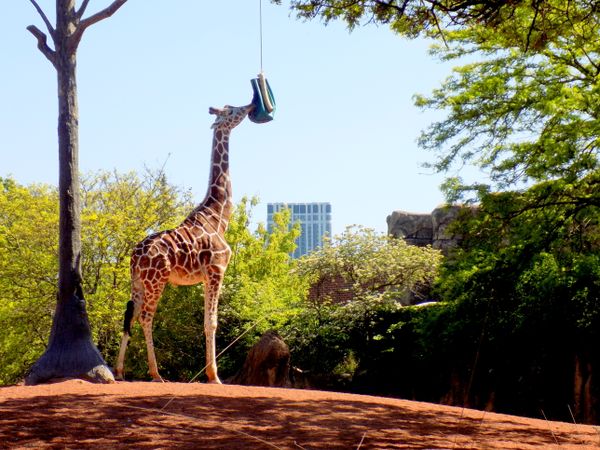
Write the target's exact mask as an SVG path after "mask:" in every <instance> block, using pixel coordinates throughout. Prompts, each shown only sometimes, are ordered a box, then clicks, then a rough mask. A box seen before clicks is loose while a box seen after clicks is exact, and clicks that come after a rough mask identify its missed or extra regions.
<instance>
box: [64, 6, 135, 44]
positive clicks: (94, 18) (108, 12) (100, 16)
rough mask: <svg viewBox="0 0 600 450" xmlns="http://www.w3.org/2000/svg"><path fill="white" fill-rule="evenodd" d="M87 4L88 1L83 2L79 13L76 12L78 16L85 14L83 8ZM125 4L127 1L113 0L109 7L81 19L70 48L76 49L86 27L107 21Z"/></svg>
mask: <svg viewBox="0 0 600 450" xmlns="http://www.w3.org/2000/svg"><path fill="white" fill-rule="evenodd" d="M88 3H89V0H84V1H83V3H82V5H81V8H79V11H78V12H77V15H78V16H79V15H80V14H81V15H83V13H84V12H85V8H87V5H88ZM125 3H127V0H114V1H113V2H112V3H111V4H110V5H108V6H107V7H106V8H104V9H103V10H101V11H98V12H97V13H96V14H93V15H91V16H90V17H88V18H87V19H83V20H82V21H81V22H79V25H77V29H76V30H75V33H73V36H72V43H71V46H72V47H74V48H76V47H77V46H78V45H79V41H81V37H82V36H83V32H84V31H85V30H86V29H87V28H88V27H90V26H92V25H94V24H95V23H98V22H100V21H101V20H104V19H108V18H109V17H110V16H112V15H113V14H114V13H116V12H117V11H118V10H119V8H121V6H123V5H124V4H125Z"/></svg>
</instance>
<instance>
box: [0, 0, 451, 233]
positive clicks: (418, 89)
mask: <svg viewBox="0 0 600 450" xmlns="http://www.w3.org/2000/svg"><path fill="white" fill-rule="evenodd" d="M39 3H40V5H41V6H42V7H43V8H44V10H45V11H46V12H47V14H48V15H49V16H50V18H51V20H52V21H54V4H55V1H54V0H40V1H39ZM109 3H110V0H92V1H91V2H90V4H89V7H88V13H92V12H96V11H98V10H99V9H102V8H104V7H105V6H107V5H108V4H109ZM258 4H259V2H258V0H230V1H227V2H225V1H202V2H200V1H193V0H177V1H169V2H165V1H159V0H129V2H128V3H127V4H125V6H123V8H121V10H119V11H118V12H117V14H115V15H114V16H113V17H112V18H109V19H107V20H105V21H102V22H100V23H98V24H96V25H94V26H92V27H91V28H89V29H88V30H87V31H86V34H85V35H84V37H83V40H82V43H81V45H80V47H79V53H78V85H79V108H80V168H81V170H82V171H83V172H87V171H95V170H98V169H107V170H112V169H117V170H118V171H120V172H126V171H130V170H135V171H141V170H143V168H144V166H148V167H150V168H154V169H157V168H159V167H161V166H162V165H163V163H164V162H165V161H167V162H166V167H165V171H166V174H167V177H168V179H169V181H170V182H172V183H175V184H177V185H179V186H182V187H184V188H189V189H191V191H192V192H193V194H194V197H195V198H196V199H197V200H198V201H200V200H202V198H203V196H204V193H205V191H206V186H207V177H208V164H209V157H210V144H211V136H212V134H211V130H210V129H209V127H210V124H211V123H212V116H209V114H208V107H209V106H222V105H224V104H233V105H240V104H247V103H249V102H250V99H251V95H252V92H251V88H250V83H249V80H250V78H252V77H254V76H255V75H256V74H257V73H258V71H259V69H260V60H259V28H258ZM167 5H168V6H167ZM30 24H35V25H37V26H38V27H39V28H40V29H45V28H44V26H43V23H42V21H41V19H40V18H39V16H38V15H37V13H36V12H35V10H34V8H33V6H32V5H31V3H30V2H29V1H28V0H12V1H10V2H7V4H6V5H4V6H3V11H2V16H1V17H0V54H1V55H2V71H1V72H0V124H1V125H0V155H1V159H0V161H1V165H0V176H7V175H12V176H13V177H15V178H16V180H17V181H19V182H21V183H24V184H28V183H33V182H43V183H51V184H56V182H57V179H58V162H57V160H58V157H57V137H56V120H57V107H56V84H55V72H54V69H53V68H52V66H51V65H50V63H49V62H48V61H47V60H46V59H45V58H44V57H43V56H42V54H41V53H40V52H39V51H38V50H37V48H36V42H35V39H34V38H33V36H32V35H30V33H29V32H28V31H26V29H25V28H26V26H28V25H30ZM263 26H264V32H263V36H264V70H265V73H266V74H267V77H268V79H269V82H270V83H271V86H272V88H273V90H274V93H275V97H276V99H277V105H278V110H277V115H276V118H275V120H274V121H273V122H270V123H268V124H264V125H256V124H253V123H251V122H249V121H245V122H244V123H243V124H242V125H240V126H239V127H238V128H237V129H236V130H234V132H233V133H234V134H233V135H232V140H231V150H230V151H231V155H230V159H231V163H232V167H231V170H232V179H233V190H234V195H235V199H236V200H238V199H239V198H241V197H242V196H243V195H248V196H253V195H257V196H259V197H260V199H261V205H260V206H259V207H258V208H257V209H256V210H255V220H256V221H266V203H267V202H305V201H306V202H312V201H317V202H331V204H332V207H333V232H334V234H338V233H340V232H342V231H343V229H344V228H345V227H346V226H347V225H351V224H360V225H364V226H367V227H371V228H374V229H376V230H378V231H386V222H385V219H386V216H387V215H388V214H390V213H391V212H392V211H394V210H396V209H404V210H410V211H416V212H429V211H431V210H432V209H433V208H434V207H435V206H436V205H438V204H439V203H441V202H442V201H443V197H442V194H441V193H440V191H439V188H438V186H439V184H440V182H441V179H442V177H441V176H439V175H432V174H431V173H430V172H429V171H428V170H427V169H423V168H422V167H421V166H420V164H421V163H422V162H424V161H426V160H428V159H429V158H431V155H430V154H428V153H426V152H425V151H423V150H421V149H419V148H418V147H417V145H416V138H417V136H418V135H419V131H420V130H422V129H423V128H425V127H426V126H427V125H428V124H429V123H430V122H432V121H433V120H434V119H435V118H440V117H441V116H440V115H439V114H437V115H436V113H435V112H426V113H423V112H421V111H419V110H418V109H417V108H415V107H414V106H413V101H412V96H413V94H415V93H429V92H430V91H431V89H433V88H434V87H437V86H438V85H439V84H440V82H441V81H442V80H443V79H444V78H446V77H447V76H448V75H449V74H450V71H451V67H450V65H448V64H441V63H439V62H437V61H436V60H434V59H433V58H432V57H431V56H429V55H428V54H427V49H428V46H429V43H427V42H424V41H421V40H416V41H410V40H407V39H404V38H401V37H399V36H397V35H394V34H393V33H392V32H391V31H390V30H389V29H388V28H385V27H376V26H373V25H369V26H364V27H360V28H358V29H356V30H355V31H354V32H352V33H349V32H348V31H347V30H346V28H345V27H344V25H343V24H341V23H335V24H330V25H329V26H327V27H325V26H323V25H322V24H321V23H319V22H310V23H304V22H301V21H298V20H296V19H295V17H293V16H291V15H290V11H289V8H288V6H287V4H286V2H284V5H282V6H275V5H272V4H270V3H269V2H268V0H263ZM167 158H168V159H167Z"/></svg>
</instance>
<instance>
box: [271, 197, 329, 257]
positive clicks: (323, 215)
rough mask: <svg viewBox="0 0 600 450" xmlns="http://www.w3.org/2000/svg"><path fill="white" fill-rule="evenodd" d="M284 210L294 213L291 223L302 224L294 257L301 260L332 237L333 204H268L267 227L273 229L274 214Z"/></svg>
mask: <svg viewBox="0 0 600 450" xmlns="http://www.w3.org/2000/svg"><path fill="white" fill-rule="evenodd" d="M283 209H289V210H290V211H291V213H292V217H291V223H296V222H300V227H301V231H302V232H301V234H300V237H299V238H298V240H297V242H296V244H297V245H298V247H297V248H296V250H295V251H294V253H293V254H292V257H294V258H299V257H300V256H302V255H306V254H307V253H309V252H311V251H312V250H314V249H316V248H317V247H320V246H322V245H323V237H324V236H325V235H326V234H327V235H329V236H331V203H267V227H268V229H269V230H271V228H272V227H273V214H274V213H276V212H279V211H281V210H283Z"/></svg>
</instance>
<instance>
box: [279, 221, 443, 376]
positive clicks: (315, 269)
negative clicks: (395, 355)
mask: <svg viewBox="0 0 600 450" xmlns="http://www.w3.org/2000/svg"><path fill="white" fill-rule="evenodd" d="M441 260H442V256H441V253H440V252H439V251H438V250H434V249H431V248H430V247H415V246H411V245H408V244H406V243H405V242H404V241H403V240H401V239H395V238H392V237H390V236H386V235H382V234H378V233H376V232H375V231H373V230H371V229H366V228H362V227H359V226H353V227H348V228H347V229H346V231H345V232H344V233H342V234H341V235H340V236H335V237H334V238H332V239H331V240H330V241H328V242H326V243H325V245H324V246H323V247H322V248H321V249H319V250H317V251H314V252H312V253H310V254H309V255H307V256H305V257H303V258H301V259H300V261H299V263H298V269H297V270H298V273H299V274H300V275H301V276H303V277H305V278H306V279H308V280H309V282H310V284H311V294H312V295H311V297H310V300H309V301H308V302H307V303H306V307H305V308H304V310H303V311H302V313H301V314H300V315H299V316H298V317H297V318H296V319H295V321H294V322H293V323H292V324H291V325H290V327H289V331H288V335H289V342H290V346H291V348H292V350H293V354H294V355H296V364H298V365H299V366H300V367H302V368H303V369H308V370H309V371H311V372H313V375H318V376H319V377H322V378H323V380H321V382H322V383H324V385H325V386H327V385H328V384H329V383H331V382H332V380H331V376H330V374H333V379H334V380H333V382H335V383H339V382H340V377H341V378H342V379H343V378H351V377H352V376H353V375H354V373H355V372H356V371H359V370H363V369H365V367H366V366H367V365H368V364H370V363H369V361H371V363H372V362H373V361H374V360H377V359H378V355H379V354H380V352H381V351H383V350H382V348H379V347H380V346H379V345H378V341H381V340H382V339H383V336H384V335H385V334H386V333H387V327H389V326H390V325H391V324H392V323H393V320H392V318H393V317H395V315H396V314H397V313H398V311H400V310H401V309H402V302H406V301H407V297H408V296H410V295H413V294H414V293H416V292H419V291H420V292H424V286H427V285H430V284H431V283H432V282H433V281H434V279H435V278H436V276H437V270H438V266H439V265H440V263H441ZM365 370H366V369H365ZM375 370H376V371H380V370H381V367H379V368H377V369H375ZM338 387H339V386H338Z"/></svg>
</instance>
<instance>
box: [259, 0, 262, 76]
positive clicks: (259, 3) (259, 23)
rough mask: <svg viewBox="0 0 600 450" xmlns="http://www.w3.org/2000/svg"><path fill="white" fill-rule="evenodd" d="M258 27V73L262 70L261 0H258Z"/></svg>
mask: <svg viewBox="0 0 600 450" xmlns="http://www.w3.org/2000/svg"><path fill="white" fill-rule="evenodd" d="M258 27H259V36H260V73H262V71H263V25H262V0H258Z"/></svg>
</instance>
